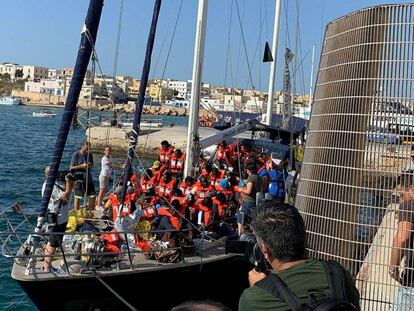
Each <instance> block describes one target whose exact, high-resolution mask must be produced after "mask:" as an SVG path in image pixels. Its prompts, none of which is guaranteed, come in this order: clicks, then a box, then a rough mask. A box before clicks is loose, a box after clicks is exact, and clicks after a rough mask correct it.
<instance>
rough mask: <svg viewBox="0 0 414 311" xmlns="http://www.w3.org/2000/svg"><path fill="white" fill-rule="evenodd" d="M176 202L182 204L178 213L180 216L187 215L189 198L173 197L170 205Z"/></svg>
mask: <svg viewBox="0 0 414 311" xmlns="http://www.w3.org/2000/svg"><path fill="white" fill-rule="evenodd" d="M174 200H177V201H178V202H180V209H179V210H178V211H179V212H180V214H182V215H185V210H186V209H187V206H188V198H187V197H177V196H173V197H172V198H171V200H170V203H171V202H172V201H174Z"/></svg>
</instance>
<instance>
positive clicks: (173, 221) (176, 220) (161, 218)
mask: <svg viewBox="0 0 414 311" xmlns="http://www.w3.org/2000/svg"><path fill="white" fill-rule="evenodd" d="M175 202H177V201H175ZM174 204H177V205H175V206H174V205H172V204H169V203H168V202H167V201H165V200H164V199H162V200H161V205H162V206H161V207H160V208H159V209H158V211H157V212H158V217H157V218H158V225H157V230H160V231H161V230H176V231H180V229H181V222H180V216H179V214H178V213H177V211H178V209H177V208H179V207H180V206H179V203H178V202H177V203H174ZM157 235H158V238H161V237H163V236H164V235H167V236H171V233H170V232H159V233H158V234H157Z"/></svg>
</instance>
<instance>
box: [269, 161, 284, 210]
mask: <svg viewBox="0 0 414 311" xmlns="http://www.w3.org/2000/svg"><path fill="white" fill-rule="evenodd" d="M269 179H270V181H269V191H268V192H269V193H270V194H271V195H272V197H273V200H274V201H275V202H281V203H283V202H284V201H285V196H286V190H285V188H286V187H285V179H286V176H285V171H284V169H283V162H280V161H279V162H278V161H277V160H275V159H273V160H272V169H271V170H270V172H269Z"/></svg>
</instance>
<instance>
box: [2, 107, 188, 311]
mask: <svg viewBox="0 0 414 311" xmlns="http://www.w3.org/2000/svg"><path fill="white" fill-rule="evenodd" d="M39 110H40V108H37V107H28V106H0V208H1V209H3V208H5V207H7V206H10V205H11V204H13V203H14V202H16V201H19V202H22V206H23V208H24V209H25V210H27V211H28V212H32V213H34V211H35V210H36V209H37V208H39V206H40V201H41V196H40V189H41V186H42V183H43V180H44V174H43V171H44V168H45V166H46V165H48V164H49V163H50V162H51V160H52V155H53V148H54V144H55V140H56V134H57V130H58V128H59V123H60V119H61V116H62V111H63V110H62V109H59V108H56V109H50V110H51V111H53V112H55V113H57V114H58V115H57V116H56V117H53V118H35V117H33V116H32V113H33V112H34V111H39ZM186 120H187V119H186V118H182V117H163V123H165V124H167V123H174V124H176V125H183V124H185V123H186ZM84 133H85V131H84V130H71V132H70V134H69V137H68V141H67V143H66V147H65V151H64V155H63V159H62V164H61V169H66V168H68V166H69V162H70V159H71V155H72V153H73V152H75V151H76V150H78V149H79V147H80V145H81V143H82V141H83V140H84V138H85V136H84ZM94 159H95V163H97V165H95V168H94V170H93V176H94V179H95V182H96V181H97V180H98V174H99V170H100V164H99V163H100V156H99V155H95V157H94ZM11 266H12V261H11V260H10V259H7V258H5V257H3V256H1V257H0V292H1V293H2V294H1V295H0V310H16V311H17V310H19V311H29V310H30V311H32V310H37V308H36V307H35V306H34V305H33V304H32V302H31V301H30V299H29V298H28V297H27V296H26V294H25V293H24V292H23V291H22V290H21V288H20V287H19V285H18V284H17V283H16V282H15V281H14V280H13V279H12V278H11V277H10V271H11Z"/></svg>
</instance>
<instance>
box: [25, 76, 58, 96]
mask: <svg viewBox="0 0 414 311" xmlns="http://www.w3.org/2000/svg"><path fill="white" fill-rule="evenodd" d="M24 91H25V92H34V93H42V94H49V95H56V96H63V95H65V83H64V81H63V80H61V79H42V80H40V81H33V80H32V81H28V82H25V83H24Z"/></svg>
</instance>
